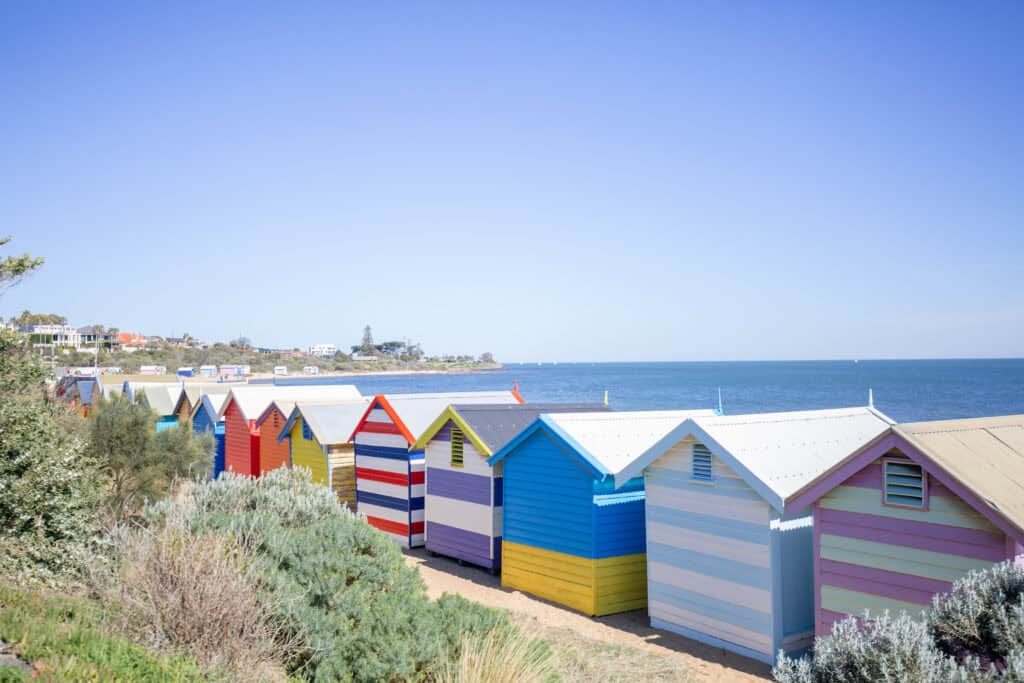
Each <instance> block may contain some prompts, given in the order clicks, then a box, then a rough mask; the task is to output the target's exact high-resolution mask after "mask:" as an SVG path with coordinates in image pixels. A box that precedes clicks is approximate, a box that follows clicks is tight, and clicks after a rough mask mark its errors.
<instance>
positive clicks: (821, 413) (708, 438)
mask: <svg viewBox="0 0 1024 683" xmlns="http://www.w3.org/2000/svg"><path fill="white" fill-rule="evenodd" d="M891 424H892V420H890V419H889V418H888V417H886V416H885V415H883V414H881V413H880V412H878V411H877V410H875V409H874V408H870V407H863V408H841V409H838V410H806V411H794V412H786V413H760V414H751V415H713V416H707V417H704V416H702V417H695V418H692V419H690V420H687V421H686V422H684V423H683V424H682V425H680V426H679V427H678V428H677V429H675V430H673V432H672V434H670V435H669V437H668V438H666V439H665V440H664V442H663V443H661V444H659V446H658V448H656V449H653V450H652V451H651V452H650V453H648V454H645V456H644V457H643V458H641V459H639V460H638V462H637V464H638V465H639V466H640V467H641V468H643V467H646V466H647V465H649V464H651V463H652V462H653V461H654V460H656V459H657V458H658V457H660V456H661V455H662V454H664V453H665V452H666V451H668V450H669V449H670V448H672V447H674V446H675V445H676V444H677V443H679V442H680V441H682V440H683V439H685V438H686V437H687V436H690V435H692V436H693V437H694V438H695V439H697V440H698V441H700V442H701V443H703V444H704V445H705V446H707V447H708V449H709V450H710V451H711V452H712V454H714V455H716V456H718V457H719V458H721V459H722V460H723V461H725V462H726V464H727V465H729V467H730V468H731V469H733V470H734V471H735V472H736V473H737V474H738V475H739V476H741V477H742V478H743V479H744V481H746V482H747V484H749V485H750V486H751V487H752V488H753V489H754V490H756V491H758V492H759V493H760V494H761V495H762V496H763V497H764V498H765V500H767V501H768V502H769V503H770V504H771V505H772V506H773V507H775V508H776V509H777V510H779V511H780V512H782V511H784V510H785V504H786V502H787V501H788V500H790V499H791V498H792V496H793V494H795V493H796V492H797V491H799V490H800V489H801V488H803V487H804V486H805V485H806V484H808V483H809V482H811V481H813V480H814V479H816V478H817V477H818V476H820V475H821V474H823V473H824V472H826V471H827V470H828V469H829V468H831V467H832V466H833V465H835V464H836V463H838V462H839V461H840V460H842V459H843V458H845V457H847V456H848V455H849V454H850V453H853V452H854V451H856V450H857V449H858V448H860V447H862V446H863V445H865V444H866V443H868V442H869V441H871V440H872V439H874V438H875V437H877V436H878V435H880V434H881V433H882V432H884V431H885V430H886V429H888V428H889V427H890V425H891Z"/></svg>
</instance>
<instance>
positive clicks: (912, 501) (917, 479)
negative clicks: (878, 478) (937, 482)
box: [885, 460, 925, 508]
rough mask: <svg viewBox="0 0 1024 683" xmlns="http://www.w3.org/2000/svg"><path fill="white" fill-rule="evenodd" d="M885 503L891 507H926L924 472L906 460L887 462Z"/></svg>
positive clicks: (918, 466)
mask: <svg viewBox="0 0 1024 683" xmlns="http://www.w3.org/2000/svg"><path fill="white" fill-rule="evenodd" d="M885 502H886V503H887V504H889V505H902V506H904V507H913V508H923V507H924V506H925V480H924V470H923V469H921V466H920V465H917V464H915V463H912V462H907V461H904V460H886V461H885Z"/></svg>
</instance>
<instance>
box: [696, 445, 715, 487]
mask: <svg viewBox="0 0 1024 683" xmlns="http://www.w3.org/2000/svg"><path fill="white" fill-rule="evenodd" d="M692 453H693V473H692V477H693V479H694V480H695V481H714V478H713V477H712V475H711V451H709V450H708V447H707V446H705V445H704V444H702V443H695V444H693V451H692Z"/></svg>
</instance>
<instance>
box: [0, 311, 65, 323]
mask: <svg viewBox="0 0 1024 683" xmlns="http://www.w3.org/2000/svg"><path fill="white" fill-rule="evenodd" d="M11 322H12V323H14V324H15V325H16V326H18V327H29V326H31V325H65V324H67V322H68V319H67V318H65V317H64V316H62V315H57V314H56V313H33V312H32V311H29V310H25V311H22V312H21V315H19V316H18V317H17V318H13V319H12V320H11Z"/></svg>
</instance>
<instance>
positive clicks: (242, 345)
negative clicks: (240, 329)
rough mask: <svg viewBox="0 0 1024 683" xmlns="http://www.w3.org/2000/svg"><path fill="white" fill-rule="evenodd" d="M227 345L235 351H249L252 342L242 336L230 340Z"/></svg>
mask: <svg viewBox="0 0 1024 683" xmlns="http://www.w3.org/2000/svg"><path fill="white" fill-rule="evenodd" d="M228 345H229V346H233V347H234V348H236V349H251V348H252V340H251V339H249V338H248V337H244V336H242V337H239V338H238V339H232V340H231V341H230V342H228Z"/></svg>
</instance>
